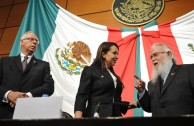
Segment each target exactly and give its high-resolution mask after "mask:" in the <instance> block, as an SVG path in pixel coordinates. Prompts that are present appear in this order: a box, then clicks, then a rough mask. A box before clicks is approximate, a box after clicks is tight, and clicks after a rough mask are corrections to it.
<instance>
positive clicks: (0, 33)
mask: <svg viewBox="0 0 194 126" xmlns="http://www.w3.org/2000/svg"><path fill="white" fill-rule="evenodd" d="M3 30H4V29H0V40H1V37H2V35H3ZM0 43H1V41H0Z"/></svg>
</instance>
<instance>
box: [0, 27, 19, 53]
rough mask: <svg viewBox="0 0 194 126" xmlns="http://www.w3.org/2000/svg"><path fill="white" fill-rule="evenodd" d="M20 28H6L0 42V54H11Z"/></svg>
mask: <svg viewBox="0 0 194 126" xmlns="http://www.w3.org/2000/svg"><path fill="white" fill-rule="evenodd" d="M18 29H19V27H12V28H6V29H5V30H4V33H3V36H2V39H1V42H0V54H7V53H10V51H11V48H12V46H13V43H14V40H15V37H16V35H17V32H18Z"/></svg>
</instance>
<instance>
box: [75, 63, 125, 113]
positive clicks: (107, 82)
mask: <svg viewBox="0 0 194 126" xmlns="http://www.w3.org/2000/svg"><path fill="white" fill-rule="evenodd" d="M122 88H123V87H122V83H121V82H120V81H119V80H118V79H117V88H116V89H115V87H114V82H113V79H112V77H111V75H110V74H109V72H108V71H107V70H102V69H101V68H100V67H97V66H89V67H85V68H84V70H83V72H82V75H81V79H80V85H79V88H78V92H77V96H76V101H75V108H74V111H82V112H83V117H93V115H94V111H95V108H96V105H97V104H98V103H101V105H100V110H99V115H100V117H109V116H121V113H126V111H127V109H128V107H127V106H119V105H116V104H113V100H114V102H121V93H122ZM86 102H87V104H86ZM126 103H127V104H128V102H126Z"/></svg>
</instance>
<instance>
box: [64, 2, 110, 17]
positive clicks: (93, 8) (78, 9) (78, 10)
mask: <svg viewBox="0 0 194 126" xmlns="http://www.w3.org/2000/svg"><path fill="white" fill-rule="evenodd" d="M112 3H113V0H68V6H67V10H68V11H69V12H71V13H73V14H75V15H83V14H90V13H96V12H101V11H109V10H111V8H112Z"/></svg>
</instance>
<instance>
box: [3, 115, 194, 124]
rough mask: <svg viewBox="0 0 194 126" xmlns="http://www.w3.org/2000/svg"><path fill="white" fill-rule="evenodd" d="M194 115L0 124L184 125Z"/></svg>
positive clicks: (193, 117)
mask: <svg viewBox="0 0 194 126" xmlns="http://www.w3.org/2000/svg"><path fill="white" fill-rule="evenodd" d="M193 120H194V116H184V117H182V116H181V117H161V118H160V117H157V118H156V117H129V118H84V119H66V118H64V119H41V120H0V126H157V125H162V126H166V125H171V126H186V125H189V124H191V125H192V123H193Z"/></svg>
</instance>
